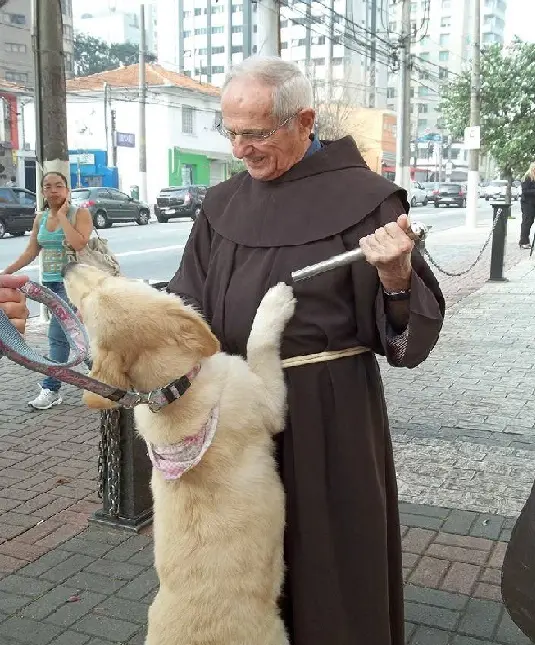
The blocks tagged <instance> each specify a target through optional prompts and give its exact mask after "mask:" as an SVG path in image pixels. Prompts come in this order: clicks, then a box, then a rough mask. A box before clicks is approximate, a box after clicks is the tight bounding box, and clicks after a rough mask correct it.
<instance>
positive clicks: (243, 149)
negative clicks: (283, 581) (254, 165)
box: [232, 134, 251, 159]
mask: <svg viewBox="0 0 535 645" xmlns="http://www.w3.org/2000/svg"><path fill="white" fill-rule="evenodd" d="M250 147H251V144H250V143H249V142H248V141H245V140H244V138H243V137H242V136H241V135H239V134H237V135H236V137H235V139H234V141H233V142H232V154H233V155H234V156H235V157H236V158H237V159H242V158H243V157H245V155H246V153H247V152H248V148H250Z"/></svg>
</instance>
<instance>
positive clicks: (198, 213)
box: [191, 206, 201, 221]
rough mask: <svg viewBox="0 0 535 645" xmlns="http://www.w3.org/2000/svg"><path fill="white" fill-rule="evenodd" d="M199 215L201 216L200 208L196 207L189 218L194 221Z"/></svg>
mask: <svg viewBox="0 0 535 645" xmlns="http://www.w3.org/2000/svg"><path fill="white" fill-rule="evenodd" d="M200 214H201V207H200V206H197V208H196V209H195V210H194V211H193V215H192V216H191V219H192V220H193V221H195V220H196V219H197V217H199V215H200Z"/></svg>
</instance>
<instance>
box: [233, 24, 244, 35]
mask: <svg viewBox="0 0 535 645" xmlns="http://www.w3.org/2000/svg"><path fill="white" fill-rule="evenodd" d="M242 31H243V26H242V25H232V33H233V34H241V32H242Z"/></svg>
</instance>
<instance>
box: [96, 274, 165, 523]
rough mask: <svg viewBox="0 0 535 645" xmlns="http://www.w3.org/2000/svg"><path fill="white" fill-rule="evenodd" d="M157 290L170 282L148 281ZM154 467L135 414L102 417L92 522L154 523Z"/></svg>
mask: <svg viewBox="0 0 535 645" xmlns="http://www.w3.org/2000/svg"><path fill="white" fill-rule="evenodd" d="M146 282H148V283H149V284H150V285H151V286H153V287H154V288H156V289H165V287H166V286H167V284H168V283H167V282H163V281H155V280H147V281H146ZM151 475H152V464H151V462H150V459H149V456H148V454H147V447H146V445H145V442H144V441H143V439H141V437H139V436H138V435H137V433H136V430H135V425H134V411H133V410H129V409H126V408H117V409H113V410H104V411H103V412H102V413H101V416H100V442H99V458H98V494H99V497H100V498H101V499H102V508H101V509H99V510H98V511H96V512H95V513H93V515H92V516H91V518H90V521H91V522H95V523H98V524H105V525H106V526H110V527H114V528H120V529H126V530H131V531H135V532H137V531H139V530H140V529H141V528H143V527H144V526H146V525H147V524H150V523H151V522H152V494H151V491H150V478H151Z"/></svg>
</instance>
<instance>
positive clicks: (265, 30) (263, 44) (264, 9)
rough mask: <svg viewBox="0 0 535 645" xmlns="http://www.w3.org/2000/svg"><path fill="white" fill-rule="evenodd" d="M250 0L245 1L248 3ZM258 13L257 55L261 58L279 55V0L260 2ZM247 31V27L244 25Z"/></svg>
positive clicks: (259, 0) (262, 0)
mask: <svg viewBox="0 0 535 645" xmlns="http://www.w3.org/2000/svg"><path fill="white" fill-rule="evenodd" d="M247 1H248V0H244V2H247ZM257 7H258V8H257V12H256V24H257V29H258V31H257V33H256V42H257V53H258V54H260V55H261V56H278V55H279V40H280V38H279V12H280V5H279V3H278V1H277V0H258V2H257ZM244 29H245V25H244Z"/></svg>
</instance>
